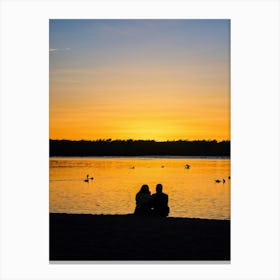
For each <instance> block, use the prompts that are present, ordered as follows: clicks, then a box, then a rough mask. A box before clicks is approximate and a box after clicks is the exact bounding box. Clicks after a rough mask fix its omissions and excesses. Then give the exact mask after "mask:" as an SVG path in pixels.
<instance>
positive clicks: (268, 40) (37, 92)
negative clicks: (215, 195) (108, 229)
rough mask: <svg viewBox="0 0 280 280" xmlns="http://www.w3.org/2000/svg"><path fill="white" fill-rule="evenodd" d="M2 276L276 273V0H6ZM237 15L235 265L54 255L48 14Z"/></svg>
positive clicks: (213, 276) (208, 276) (234, 65)
mask: <svg viewBox="0 0 280 280" xmlns="http://www.w3.org/2000/svg"><path fill="white" fill-rule="evenodd" d="M0 10H1V60H0V61H1V193H0V197H1V201H0V205H1V213H0V214H1V244H0V248H1V259H0V261H1V263H0V265H1V267H0V271H1V272H0V273H1V274H0V278H1V279H30V280H31V279H36V280H38V279H122V280H125V279H144V278H145V279H163V280H164V279H267V280H269V279H279V278H280V271H279V263H280V261H279V236H280V235H279V221H280V219H279V175H278V172H279V170H280V169H279V140H280V139H279V77H280V75H279V49H280V48H279V34H280V32H279V2H278V1H272V0H265V1H261V0H260V1H250V0H245V1H236V0H230V1H212V0H207V1H200V0H196V1H177V0H174V1H116V0H115V1H78V0H75V1H74V0H73V1H26V0H20V1H13V0H10V1H8V0H7V1H2V2H1V9H0ZM49 18H227V19H231V54H232V60H231V75H232V76H231V77H232V79H231V83H232V87H231V108H232V118H231V121H232V137H231V140H232V216H231V217H232V256H231V257H232V258H231V264H217V265H213V264H168V265H159V264H141V265H139V264H127V263H126V264H124V265H121V264H106V265H105V264H88V265H84V264H74V265H70V264H68V265H66V264H65V265H55V264H49V261H48V157H47V156H48V19H49Z"/></svg>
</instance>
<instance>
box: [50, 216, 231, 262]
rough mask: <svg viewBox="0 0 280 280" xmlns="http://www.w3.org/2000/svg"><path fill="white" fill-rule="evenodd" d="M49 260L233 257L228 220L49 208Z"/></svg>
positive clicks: (224, 259)
mask: <svg viewBox="0 0 280 280" xmlns="http://www.w3.org/2000/svg"><path fill="white" fill-rule="evenodd" d="M50 260H51V261H55V260H57V261H58V260H59V261H83V260H84V261H145V260H146V261H229V260H230V220H206V219H189V218H171V217H169V218H157V217H136V216H134V215H131V214H128V215H91V214H54V213H51V214H50Z"/></svg>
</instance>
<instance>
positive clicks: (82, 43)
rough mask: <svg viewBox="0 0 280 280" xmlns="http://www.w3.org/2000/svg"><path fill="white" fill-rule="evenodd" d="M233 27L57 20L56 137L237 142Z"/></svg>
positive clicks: (53, 68)
mask: <svg viewBox="0 0 280 280" xmlns="http://www.w3.org/2000/svg"><path fill="white" fill-rule="evenodd" d="M229 36H230V22H229V20H50V46H49V47H50V52H49V55H50V138H51V139H70V140H79V139H85V140H94V139H107V138H111V139H154V140H158V141H164V140H178V139H188V140H194V139H201V140H202V139H216V140H229V139H230V77H229V75H230V64H229V63H230V45H229V44H230V37H229Z"/></svg>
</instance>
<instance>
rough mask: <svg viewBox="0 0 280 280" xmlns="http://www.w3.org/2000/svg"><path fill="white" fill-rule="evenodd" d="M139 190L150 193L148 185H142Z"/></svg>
mask: <svg viewBox="0 0 280 280" xmlns="http://www.w3.org/2000/svg"><path fill="white" fill-rule="evenodd" d="M140 192H141V193H148V194H150V190H149V186H148V185H143V186H142V187H141V189H140Z"/></svg>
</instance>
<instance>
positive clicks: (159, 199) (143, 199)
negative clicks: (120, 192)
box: [134, 184, 169, 217]
mask: <svg viewBox="0 0 280 280" xmlns="http://www.w3.org/2000/svg"><path fill="white" fill-rule="evenodd" d="M168 213H169V207H168V195H167V194H165V193H163V192H162V184H157V186H156V193H154V194H153V195H151V192H150V190H149V186H148V185H143V186H142V187H141V189H140V191H139V192H138V193H137V194H136V208H135V211H134V214H135V215H139V216H161V217H166V216H168Z"/></svg>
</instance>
